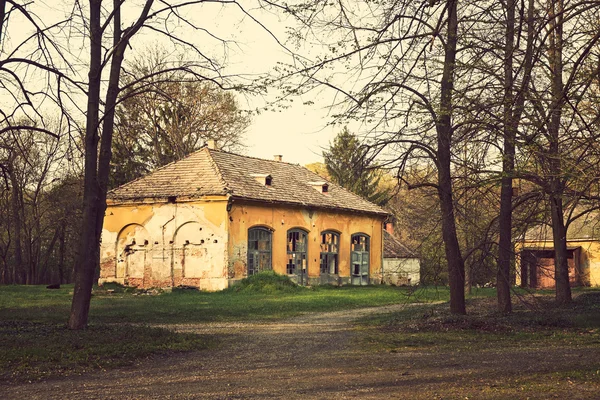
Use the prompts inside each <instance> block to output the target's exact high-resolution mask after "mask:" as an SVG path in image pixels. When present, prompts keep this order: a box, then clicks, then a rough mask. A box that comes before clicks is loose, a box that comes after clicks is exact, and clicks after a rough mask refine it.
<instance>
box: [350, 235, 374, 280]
mask: <svg viewBox="0 0 600 400" xmlns="http://www.w3.org/2000/svg"><path fill="white" fill-rule="evenodd" d="M350 251H351V253H350V262H351V266H350V276H351V283H352V284H353V285H367V284H368V283H369V237H368V236H367V235H365V234H362V233H357V234H355V235H352V239H351V242H350Z"/></svg>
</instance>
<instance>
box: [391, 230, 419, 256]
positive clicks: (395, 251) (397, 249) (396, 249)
mask: <svg viewBox="0 0 600 400" xmlns="http://www.w3.org/2000/svg"><path fill="white" fill-rule="evenodd" d="M415 257H416V256H415V253H413V252H412V251H411V250H410V249H409V248H408V247H406V246H405V245H403V244H402V243H400V241H399V240H398V239H396V238H395V237H394V236H392V235H390V234H389V233H388V232H387V231H383V258H415Z"/></svg>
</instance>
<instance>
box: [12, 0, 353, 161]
mask: <svg viewBox="0 0 600 400" xmlns="http://www.w3.org/2000/svg"><path fill="white" fill-rule="evenodd" d="M251 1H253V0H248V1H247V2H242V3H247V4H251V3H250V2H251ZM157 3H158V2H157ZM59 4H60V7H59V6H58V5H59ZM71 4H72V1H69V0H59V1H57V2H56V3H55V2H54V1H43V0H42V1H38V2H36V3H34V5H33V7H39V11H38V15H44V22H45V23H47V24H48V23H51V22H50V21H52V19H58V18H61V17H63V16H64V15H65V14H66V13H68V9H69V7H71ZM126 4H129V7H131V10H133V11H135V12H136V13H137V12H139V9H136V4H137V3H136V2H132V3H126ZM253 12H254V14H253V15H255V16H256V17H257V18H259V19H260V21H261V23H262V24H263V25H264V26H267V27H268V28H269V30H270V31H271V32H272V33H273V34H274V35H276V36H277V38H278V39H279V40H280V41H281V42H285V40H286V34H285V30H286V28H287V27H288V25H289V22H286V21H285V20H282V19H281V16H278V15H273V14H269V13H265V12H262V11H260V10H259V11H256V9H255V11H253ZM132 15H133V14H132ZM185 16H186V17H187V18H190V19H193V20H194V21H195V22H198V23H199V25H200V26H202V27H203V28H206V29H207V30H209V31H210V32H211V34H215V35H217V36H220V37H222V38H224V39H228V40H234V41H235V42H236V45H235V46H230V48H229V49H227V51H224V49H223V47H222V46H214V49H212V50H211V49H210V48H208V49H207V50H205V51H206V52H207V53H211V55H212V54H214V55H216V56H217V57H225V58H226V59H227V65H228V67H227V69H226V71H225V72H226V73H231V74H235V73H239V72H243V73H246V74H260V73H265V72H268V71H269V70H271V69H272V68H273V67H274V66H275V65H276V64H277V62H287V61H289V56H287V55H286V51H285V50H284V49H283V48H282V47H281V46H279V45H278V44H277V43H276V41H275V40H274V39H273V38H272V37H271V36H270V35H269V34H268V33H267V32H265V31H264V29H262V28H261V27H259V26H257V25H256V24H255V23H253V22H252V21H250V20H249V19H248V18H247V17H244V16H243V14H240V13H239V12H237V11H236V8H235V6H226V7H224V6H222V5H220V4H214V3H213V4H210V3H206V4H204V5H202V6H201V9H200V7H195V8H194V7H190V8H188V11H187V14H186V15H185ZM123 21H124V22H123V25H124V26H127V25H128V24H129V21H128V18H127V15H125V16H124V18H123ZM15 22H16V20H14V21H11V26H10V27H9V29H10V33H11V35H12V37H13V38H14V39H15V41H16V38H18V37H19V34H24V33H25V32H26V31H23V32H19V25H22V26H23V28H25V29H26V30H28V29H29V27H27V24H16V23H15ZM148 32H151V31H147V33H145V34H144V35H141V36H139V37H137V38H136V39H135V40H136V41H139V42H137V43H135V42H134V43H133V46H132V50H128V52H129V53H128V54H126V59H127V58H128V56H129V57H131V56H132V55H133V54H132V53H133V52H135V50H136V49H142V48H143V44H151V43H156V42H157V39H156V38H154V37H153V36H152V34H151V33H148ZM196 36H197V37H198V38H199V37H200V35H199V34H196ZM200 39H202V41H201V43H202V44H203V45H204V44H205V43H207V42H208V41H206V40H204V39H203V38H200ZM79 43H80V42H79V41H78V40H72V41H70V43H69V44H68V46H69V47H70V50H71V51H75V52H76V53H78V55H79V57H81V61H80V62H81V63H82V64H84V63H85V61H86V60H87V58H88V57H89V56H88V51H87V50H86V49H82V48H75V49H73V47H72V46H78V45H79ZM79 46H80V45H79ZM80 47H81V46H80ZM296 50H297V49H296ZM213 52H214V53H213ZM82 79H84V78H82ZM276 95H277V93H276V90H270V93H269V95H268V98H270V99H272V98H274V97H275V96H276ZM327 98H329V99H331V98H332V94H329V93H321V94H320V97H318V98H317V97H315V96H314V95H305V96H304V98H294V99H293V100H294V101H293V103H291V104H290V107H289V108H287V109H281V110H277V111H262V112H261V113H260V114H259V115H255V116H253V118H252V124H251V126H250V127H249V128H248V129H247V131H246V133H245V135H244V137H245V144H246V145H247V149H246V151H245V154H246V155H249V156H253V157H259V158H266V159H272V158H273V155H275V154H281V155H283V160H284V161H287V162H292V163H298V164H302V165H305V164H308V163H312V162H317V161H322V155H321V153H322V150H323V148H326V147H328V145H329V142H330V141H332V140H333V138H334V137H335V135H336V133H337V132H339V131H340V130H341V129H342V128H341V127H340V126H337V127H332V126H328V123H329V122H331V118H330V117H329V116H328V113H329V112H330V111H329V108H328V106H329V105H330V104H331V100H328V99H327ZM308 100H310V101H312V102H314V104H312V105H304V104H303V102H304V101H308ZM239 103H240V105H241V106H242V107H243V108H247V109H250V110H252V109H255V108H260V107H261V106H262V105H263V104H264V99H261V98H252V97H248V96H246V97H242V96H240V97H239Z"/></svg>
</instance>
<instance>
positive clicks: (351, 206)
mask: <svg viewBox="0 0 600 400" xmlns="http://www.w3.org/2000/svg"><path fill="white" fill-rule="evenodd" d="M260 174H262V175H270V176H271V177H272V182H271V185H270V186H266V185H265V184H263V183H260V182H258V181H257V176H259V175H260ZM322 181H323V178H321V177H320V176H319V175H317V174H315V173H313V172H311V171H309V170H308V169H306V168H304V167H302V166H300V165H297V164H290V163H286V162H281V161H271V160H263V159H260V158H254V157H247V156H242V155H238V154H233V153H228V152H224V151H219V150H213V149H209V148H208V147H203V148H202V149H200V150H198V151H196V152H194V153H192V154H190V155H189V156H188V157H186V158H184V159H182V160H179V161H176V162H174V163H171V164H168V165H165V166H164V167H162V168H159V169H157V170H156V171H154V172H152V173H150V174H149V175H146V176H144V177H142V178H139V179H136V180H134V181H132V182H129V183H126V184H124V185H123V186H120V187H118V188H116V189H113V190H111V191H110V192H109V193H108V198H109V199H111V200H113V201H115V202H118V201H127V200H143V199H160V198H163V199H164V198H168V197H171V196H177V197H180V196H181V197H191V198H194V197H201V196H206V195H225V194H230V195H231V196H232V197H233V198H238V199H245V200H256V201H263V202H273V203H286V204H292V205H299V206H311V207H317V208H329V209H341V210H350V211H359V212H366V213H375V214H381V215H385V214H387V212H386V211H385V210H383V209H382V208H381V207H379V206H377V205H375V204H373V203H371V202H369V201H367V200H364V199H363V198H361V197H360V196H357V195H355V194H354V193H351V192H349V191H347V190H346V189H344V188H342V187H340V186H338V185H336V184H333V183H329V182H328V184H329V188H328V192H327V193H321V192H320V191H318V190H316V189H315V187H314V184H315V182H322ZM311 183H313V185H311Z"/></svg>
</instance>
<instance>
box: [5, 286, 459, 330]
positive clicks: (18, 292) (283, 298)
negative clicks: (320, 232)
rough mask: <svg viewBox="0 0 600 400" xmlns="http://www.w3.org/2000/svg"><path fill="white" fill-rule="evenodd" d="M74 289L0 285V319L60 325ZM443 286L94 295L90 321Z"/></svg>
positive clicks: (350, 299)
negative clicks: (153, 294)
mask: <svg viewBox="0 0 600 400" xmlns="http://www.w3.org/2000/svg"><path fill="white" fill-rule="evenodd" d="M72 291H73V287H72V286H69V285H63V286H62V287H61V289H58V290H48V289H46V288H45V287H44V286H3V287H0V319H2V320H22V321H33V322H45V323H64V322H65V321H66V319H67V316H68V313H69V310H70V301H71V296H72ZM447 299H448V291H447V290H446V289H445V288H438V289H436V288H423V289H418V290H411V289H408V288H397V287H389V286H366V287H317V288H298V289H297V290H290V291H279V292H278V291H273V292H272V293H271V292H270V291H267V293H265V292H264V291H253V290H245V289H244V290H241V291H236V290H235V289H233V290H228V291H223V292H216V293H207V292H201V291H192V290H173V292H172V293H163V294H160V295H157V296H152V295H145V294H140V293H132V292H122V291H121V292H120V291H117V290H116V291H115V292H112V293H111V292H108V291H106V290H98V289H96V290H95V291H94V295H93V297H92V302H91V310H90V322H91V323H93V324H102V323H115V322H127V323H161V324H162V323H166V324H168V323H198V322H212V321H248V320H252V321H257V320H258V321H261V320H264V321H269V320H276V319H281V318H286V317H291V316H295V315H299V314H301V313H306V312H315V311H336V310H344V309H352V308H360V307H372V306H379V305H386V304H395V303H398V302H411V303H412V302H432V301H447Z"/></svg>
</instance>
